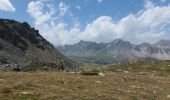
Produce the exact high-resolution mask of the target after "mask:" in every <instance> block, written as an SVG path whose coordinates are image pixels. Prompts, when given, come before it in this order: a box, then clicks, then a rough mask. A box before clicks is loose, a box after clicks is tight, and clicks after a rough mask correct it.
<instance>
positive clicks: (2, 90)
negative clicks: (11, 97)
mask: <svg viewBox="0 0 170 100" xmlns="http://www.w3.org/2000/svg"><path fill="white" fill-rule="evenodd" d="M0 92H1V93H3V94H9V93H11V92H12V90H11V88H10V87H2V88H1V90H0Z"/></svg>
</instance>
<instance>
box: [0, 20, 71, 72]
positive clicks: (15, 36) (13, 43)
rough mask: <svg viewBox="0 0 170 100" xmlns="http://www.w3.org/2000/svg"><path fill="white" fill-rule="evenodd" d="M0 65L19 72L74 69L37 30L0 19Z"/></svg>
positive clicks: (26, 24) (24, 24) (23, 24)
mask: <svg viewBox="0 0 170 100" xmlns="http://www.w3.org/2000/svg"><path fill="white" fill-rule="evenodd" d="M0 64H1V65H2V66H3V67H5V68H8V69H11V68H12V67H14V68H15V67H16V66H19V67H20V69H21V70H33V69H42V68H46V69H63V67H65V68H73V67H74V63H73V62H72V61H70V60H69V59H67V58H66V57H64V56H63V55H62V54H60V53H59V52H58V51H57V50H56V49H55V48H54V47H53V45H52V44H50V43H49V42H48V41H47V40H45V39H44V38H43V37H42V36H41V35H40V34H39V31H38V30H35V29H34V28H31V27H30V25H29V24H28V23H26V22H24V23H20V22H17V21H14V20H9V19H0ZM0 68H2V67H0Z"/></svg>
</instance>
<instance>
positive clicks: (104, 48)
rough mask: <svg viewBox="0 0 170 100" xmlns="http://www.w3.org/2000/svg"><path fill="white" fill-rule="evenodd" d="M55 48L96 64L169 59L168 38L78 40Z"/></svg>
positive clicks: (79, 60) (76, 58)
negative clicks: (139, 41) (136, 41)
mask: <svg viewBox="0 0 170 100" xmlns="http://www.w3.org/2000/svg"><path fill="white" fill-rule="evenodd" d="M94 48H96V49H94ZM57 49H58V50H59V51H60V52H62V53H63V54H64V55H66V56H67V57H69V58H71V59H73V60H74V61H78V62H91V63H97V64H110V63H114V62H121V61H131V60H170V40H160V41H158V42H157V43H155V44H149V43H142V44H138V45H136V44H131V43H130V42H128V41H123V40H121V39H116V40H114V41H112V42H110V43H95V42H88V41H80V42H79V43H77V44H74V45H64V46H59V47H57Z"/></svg>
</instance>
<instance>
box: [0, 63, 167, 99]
mask: <svg viewBox="0 0 170 100" xmlns="http://www.w3.org/2000/svg"><path fill="white" fill-rule="evenodd" d="M97 70H102V71H104V73H105V74H106V75H105V76H84V75H80V74H71V73H66V72H63V73H62V72H25V73H24V72H19V73H16V72H0V98H1V99H2V100H23V99H24V100H33V99H35V100H39V99H41V100H47V99H54V100H56V99H58V100H76V99H77V100H94V99H96V100H168V97H167V96H168V95H170V62H155V63H150V62H137V63H134V62H133V63H132V62H128V63H121V64H117V65H111V66H109V67H105V68H101V69H99V68H98V69H97ZM169 99H170V98H169Z"/></svg>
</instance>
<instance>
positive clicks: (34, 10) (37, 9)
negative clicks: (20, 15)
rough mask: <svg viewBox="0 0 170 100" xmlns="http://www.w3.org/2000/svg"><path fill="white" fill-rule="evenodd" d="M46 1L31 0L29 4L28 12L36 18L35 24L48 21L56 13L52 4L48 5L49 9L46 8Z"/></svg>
mask: <svg viewBox="0 0 170 100" xmlns="http://www.w3.org/2000/svg"><path fill="white" fill-rule="evenodd" d="M44 6H45V4H44V2H43V1H31V2H30V3H29V4H28V10H27V12H28V13H30V15H31V16H32V17H33V18H35V24H36V25H41V24H42V23H45V22H48V21H49V20H51V19H52V15H53V14H54V13H55V11H54V9H53V7H52V6H50V5H47V7H48V8H49V11H45V10H44Z"/></svg>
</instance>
